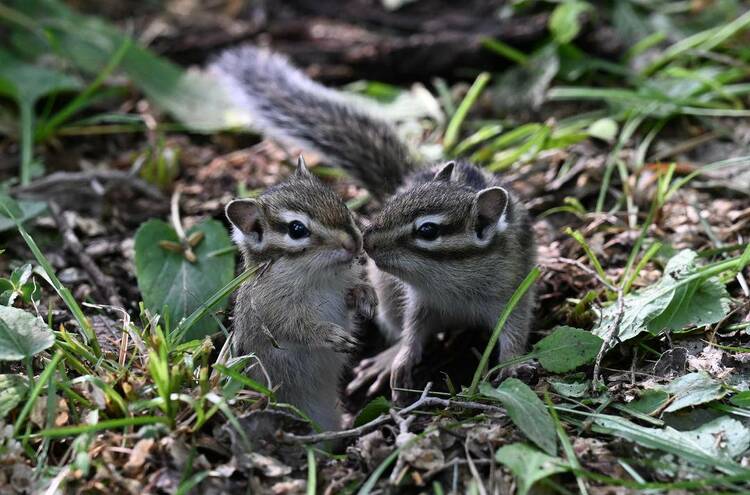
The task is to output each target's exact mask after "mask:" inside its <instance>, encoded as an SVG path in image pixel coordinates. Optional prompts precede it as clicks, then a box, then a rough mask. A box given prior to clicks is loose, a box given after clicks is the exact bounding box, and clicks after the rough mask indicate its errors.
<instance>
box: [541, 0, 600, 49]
mask: <svg viewBox="0 0 750 495" xmlns="http://www.w3.org/2000/svg"><path fill="white" fill-rule="evenodd" d="M588 10H591V5H589V4H588V3H586V2H581V1H579V0H567V1H566V2H563V3H561V4H560V5H558V6H557V7H556V8H555V10H554V11H553V12H552V15H551V16H550V18H549V30H550V31H551V32H552V38H554V40H555V41H556V42H557V43H559V44H561V45H564V44H566V43H570V42H571V41H573V40H574V39H575V37H576V36H578V33H579V32H580V31H581V22H580V19H579V17H580V16H581V14H583V13H584V12H586V11H588Z"/></svg>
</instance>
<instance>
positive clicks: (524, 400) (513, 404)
mask: <svg viewBox="0 0 750 495" xmlns="http://www.w3.org/2000/svg"><path fill="white" fill-rule="evenodd" d="M479 392H480V393H481V394H482V395H485V396H487V397H491V398H493V399H497V400H499V401H500V402H501V403H502V405H503V407H505V409H506V410H507V411H508V416H510V419H511V420H512V421H513V423H515V425H516V426H518V428H519V429H520V430H521V431H522V432H523V433H524V434H525V435H526V436H527V437H528V438H529V440H531V441H532V442H534V443H535V444H536V445H538V446H539V447H540V448H541V449H542V450H544V451H545V452H547V453H548V454H551V455H554V454H556V453H557V432H556V431H555V424H554V423H553V422H552V417H551V416H550V414H549V411H547V407H546V406H545V405H544V403H543V402H542V401H541V400H540V399H539V397H537V396H536V394H535V393H534V391H533V390H531V389H530V388H529V386H528V385H526V384H525V383H523V382H522V381H521V380H518V379H517V378H508V379H506V380H505V381H504V382H503V383H501V384H500V386H499V387H497V388H493V387H492V386H491V385H490V384H488V383H482V385H481V386H480V387H479Z"/></svg>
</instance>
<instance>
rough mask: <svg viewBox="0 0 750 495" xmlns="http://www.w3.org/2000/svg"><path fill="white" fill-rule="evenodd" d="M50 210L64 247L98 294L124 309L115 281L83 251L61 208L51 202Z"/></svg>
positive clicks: (111, 303)
mask: <svg viewBox="0 0 750 495" xmlns="http://www.w3.org/2000/svg"><path fill="white" fill-rule="evenodd" d="M49 209H50V213H52V218H53V219H54V220H55V223H56V224H57V228H58V229H59V230H60V233H61V234H62V238H63V245H64V247H65V249H66V250H67V251H68V252H69V253H70V254H72V255H73V256H75V257H76V258H78V263H79V264H80V265H81V268H83V269H84V270H85V271H86V273H87V274H88V276H89V278H90V279H91V282H92V283H93V284H94V286H95V287H96V289H97V292H99V294H100V295H101V296H102V297H104V298H105V299H106V300H107V302H108V303H109V304H110V305H112V306H114V307H116V308H124V307H125V305H124V303H123V302H122V299H120V296H119V295H118V294H117V290H116V285H115V282H114V280H113V279H112V277H110V276H109V275H106V274H105V273H104V272H102V271H101V270H100V269H99V267H98V266H97V265H96V263H95V262H94V260H93V259H92V258H91V256H89V255H88V254H87V253H86V251H85V250H84V249H83V245H82V244H81V241H80V240H79V239H78V236H76V233H75V232H74V231H73V227H71V226H70V224H69V223H68V220H67V219H66V218H65V215H64V214H63V212H62V210H61V209H60V206H59V205H58V204H57V203H55V202H54V201H50V202H49Z"/></svg>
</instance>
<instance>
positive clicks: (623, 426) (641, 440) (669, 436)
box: [592, 414, 750, 475]
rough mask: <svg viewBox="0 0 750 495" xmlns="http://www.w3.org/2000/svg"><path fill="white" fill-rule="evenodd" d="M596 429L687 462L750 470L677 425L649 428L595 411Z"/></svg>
mask: <svg viewBox="0 0 750 495" xmlns="http://www.w3.org/2000/svg"><path fill="white" fill-rule="evenodd" d="M592 417H593V418H594V424H595V427H594V431H597V432H599V433H606V434H610V435H614V436H617V437H619V438H623V439H625V440H629V441H631V442H635V443H637V444H639V445H641V446H643V447H646V448H649V449H654V450H659V451H662V452H667V453H670V454H674V455H676V456H678V457H679V458H681V459H684V460H686V461H688V462H694V463H696V464H701V465H705V466H711V467H715V468H717V469H719V470H720V471H723V472H725V473H729V474H738V475H739V474H743V475H748V474H750V470H748V469H747V468H744V467H742V466H740V465H739V464H737V463H735V462H733V461H731V460H730V459H725V458H722V457H717V456H716V455H715V452H714V451H713V449H710V448H707V447H706V445H705V444H704V443H702V442H697V441H696V439H695V437H694V435H691V434H690V432H681V431H677V430H675V429H674V428H670V427H666V428H646V427H645V426H640V425H637V424H635V423H633V422H631V421H628V420H626V419H623V418H620V417H618V416H612V415H609V414H594V415H592Z"/></svg>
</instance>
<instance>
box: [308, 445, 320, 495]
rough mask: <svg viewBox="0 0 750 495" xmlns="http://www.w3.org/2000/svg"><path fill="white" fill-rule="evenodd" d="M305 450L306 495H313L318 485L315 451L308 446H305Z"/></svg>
mask: <svg viewBox="0 0 750 495" xmlns="http://www.w3.org/2000/svg"><path fill="white" fill-rule="evenodd" d="M305 449H306V450H307V495H315V493H316V492H317V485H318V481H317V469H318V467H317V464H316V463H315V450H313V448H312V447H310V446H309V445H306V446H305Z"/></svg>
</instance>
